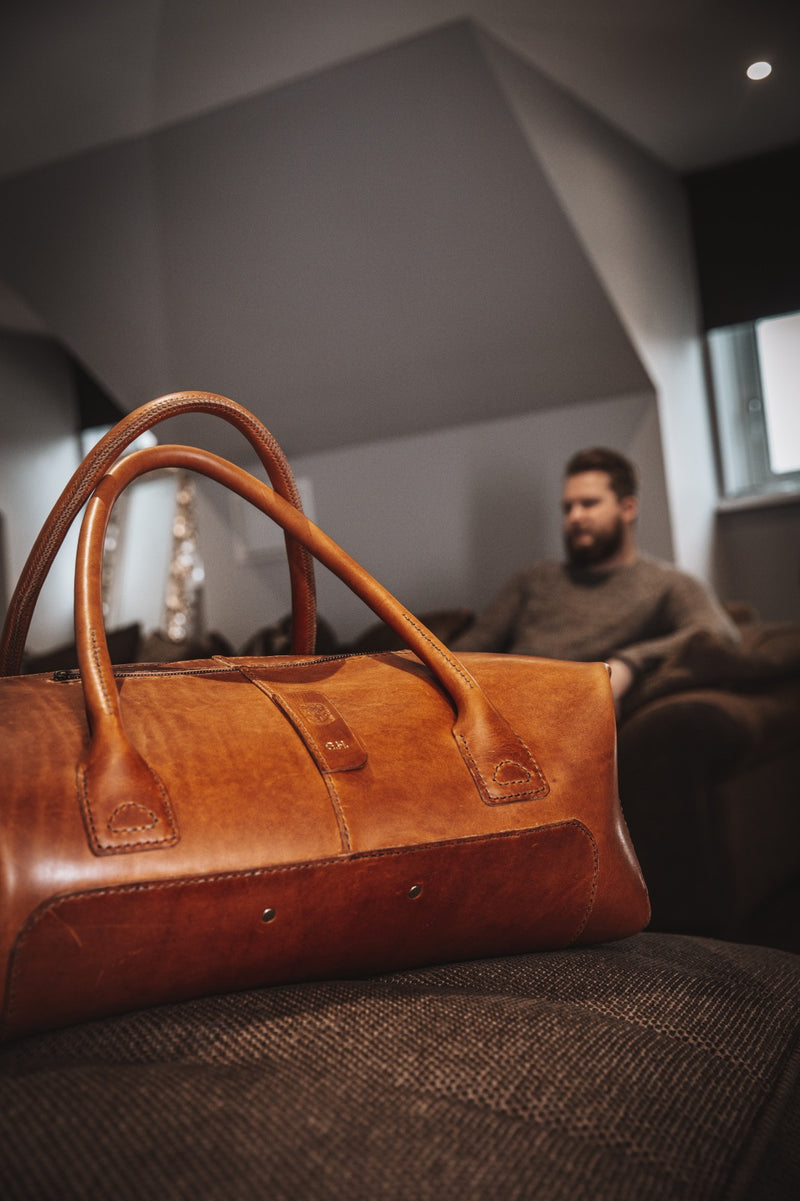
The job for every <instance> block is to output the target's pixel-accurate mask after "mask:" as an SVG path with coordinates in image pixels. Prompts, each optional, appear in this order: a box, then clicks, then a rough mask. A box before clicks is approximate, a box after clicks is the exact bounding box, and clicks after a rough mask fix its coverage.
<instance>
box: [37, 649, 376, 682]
mask: <svg viewBox="0 0 800 1201" xmlns="http://www.w3.org/2000/svg"><path fill="white" fill-rule="evenodd" d="M381 653H382V654H386V653H389V652H386V651H383V652H381ZM392 653H393V652H392ZM255 657H256V658H258V657H259V656H255ZM261 657H262V658H264V659H266V658H268V656H266V655H264V656H261ZM365 657H369V656H365V655H364V653H363V652H360V651H341V652H340V653H339V654H338V655H315V656H313V657H312V658H308V659H305V658H304V660H303V661H304V663H305V664H306V665H308V666H309V667H310V666H312V665H313V664H315V663H335V662H336V661H337V660H340V659H363V658H365ZM280 658H281V656H280V655H278V656H276V659H280ZM300 658H303V656H300ZM207 662H209V663H210V664H214V660H213V659H212V660H208V661H207ZM297 664H298V657H290V656H286V662H285V663H279V662H273V663H272V664H271V666H272V667H274V668H280V667H283V666H286V667H296V666H297ZM148 668H149V669H150V670H148ZM233 670H235V668H233V667H228V666H227V665H224V664H219V665H213V666H209V667H184V668H175V669H172V668H171V667H170V666H169V664H167V663H165V664H164V665H163V666H162V665H161V664H158V665H155V664H149V663H142V664H135V663H132V664H128V665H126V666H124V667H114V668H113V671H114V676H115V677H119V678H127V677H129V676H164V677H166V676H197V675H209V674H216V673H222V672H226V671H227V672H230V671H233ZM80 678H81V673H80V669H79V668H77V667H70V668H62V669H59V670H58V671H54V672H53V680H54V682H55V683H57V684H65V683H70V682H71V681H75V680H79V679H80Z"/></svg>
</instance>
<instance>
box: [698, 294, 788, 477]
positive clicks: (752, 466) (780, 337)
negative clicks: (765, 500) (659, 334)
mask: <svg viewBox="0 0 800 1201" xmlns="http://www.w3.org/2000/svg"><path fill="white" fill-rule="evenodd" d="M708 347H709V358H710V365H711V375H712V383H713V391H714V406H715V415H716V422H717V434H718V444H719V454H720V466H721V469H722V482H723V491H724V494H725V497H726V498H735V497H745V496H759V495H761V496H775V497H778V496H785V495H791V494H800V313H789V314H786V315H784V316H780V317H766V318H764V319H762V320H760V321H752V322H746V323H745V324H743V325H734V326H730V327H729V328H727V329H717V330H712V331H711V333H710V334H709V335H708Z"/></svg>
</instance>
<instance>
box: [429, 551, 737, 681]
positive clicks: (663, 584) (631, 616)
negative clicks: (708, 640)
mask: <svg viewBox="0 0 800 1201" xmlns="http://www.w3.org/2000/svg"><path fill="white" fill-rule="evenodd" d="M696 630H707V631H709V632H711V633H715V634H717V635H719V636H721V637H723V638H725V639H731V640H736V639H737V637H738V634H737V631H736V627H735V625H734V623H733V622H732V621H731V619H730V618H729V617H728V615H727V614H726V613H725V611H724V609H723V608H722V607H721V606H720V605H719V604H718V603H717V601H716V600H714V598H713V597H712V596H711V595H710V594H709V593H708V592H707V590H706V589H705V588H704V587H703V585H702V584H701V583H700V582H699V581H698V580H696V579H694V578H693V577H692V576H689V575H686V574H685V573H684V572H682V571H678V570H677V569H676V568H674V567H672V566H670V565H669V564H668V563H662V562H659V561H658V560H657V559H650V558H646V557H641V558H639V559H637V560H636V562H635V563H633V564H631V565H629V566H626V567H617V568H614V569H613V570H610V571H605V572H604V571H586V570H580V569H578V568H573V567H569V566H567V565H566V564H563V563H554V562H541V563H535V564H534V565H533V566H532V567H529V568H527V569H525V570H524V571H520V572H518V573H517V574H516V575H515V576H513V577H512V579H510V580H509V581H508V583H507V584H506V585H505V587H504V588H503V589H501V591H500V592H499V593H498V595H497V596H496V598H495V599H494V600H493V601H492V603H491V604H490V605H489V607H488V608H487V609H486V610H485V611H484V612H483V613H482V614H480V616H479V617H478V618H477V620H476V621H475V624H474V625H473V626H472V627H471V629H469V630H468V631H467V633H466V634H464V635H463V636H462V637H461V638H459V639H458V640H457V641H456V642H455V643H454V644H453V648H452V649H453V650H455V651H510V652H514V653H516V654H521V655H538V656H541V657H542V658H546V659H578V660H581V661H584V662H592V661H596V660H608V659H612V658H616V659H623V660H624V661H625V662H626V663H627V664H629V666H630V667H631V668H632V669H633V670H634V671H635V672H636V673H637V674H638V673H641V672H644V671H648V670H650V669H652V668H654V667H656V666H657V665H658V664H659V663H660V662H661V661H662V660H663V659H664V658H665V657H666V656H667V655H668V654H669V653H670V651H671V650H673V649H675V648H676V647H677V646H678V645H679V644H680V643H681V642H682V641H684V640H685V639H686V638H687V637H688V636H689V635H690V634H692V633H693V632H694V631H696Z"/></svg>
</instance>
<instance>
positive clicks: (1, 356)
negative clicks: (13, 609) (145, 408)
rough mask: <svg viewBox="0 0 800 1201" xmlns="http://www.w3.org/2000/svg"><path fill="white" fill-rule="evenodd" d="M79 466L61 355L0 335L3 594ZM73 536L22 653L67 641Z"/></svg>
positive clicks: (23, 338) (43, 342)
mask: <svg viewBox="0 0 800 1201" xmlns="http://www.w3.org/2000/svg"><path fill="white" fill-rule="evenodd" d="M79 462H80V445H79V439H78V435H77V407H76V401H75V398H74V394H73V390H72V380H71V377H70V373H69V368H68V364H67V360H66V358H65V356H64V355H63V354H62V353H61V352H60V351H59V350H58V349H57V348H56V347H55V346H54V344H53V343H52V342H50V341H48V340H47V339H44V338H40V337H35V336H28V335H20V334H8V333H2V332H1V331H0V512H2V513H3V514H4V517H5V521H4V526H5V539H6V546H5V556H6V562H5V578H6V585H7V588H8V590H9V593H10V591H11V590H12V589H13V587H14V585H15V583H16V580H17V577H18V576H19V573H20V571H21V570H22V567H23V565H24V563H25V560H26V559H27V557H28V552H29V551H30V549H31V546H32V545H33V542H34V540H35V538H36V535H37V534H38V533H39V530H40V528H41V526H42V524H43V522H44V520H45V518H46V517H47V515H48V513H49V512H50V509H51V507H52V505H53V503H54V502H55V501H56V500H57V499H58V497H59V495H60V494H61V491H62V489H63V487H64V485H65V484H66V482H67V480H68V479H69V478H70V476H71V475H72V473H73V471H74V470H75V468H76V467H77V466H78V464H79ZM76 542H77V534H76V531H75V530H74V529H73V530H72V531H70V534H69V535H68V537H67V539H66V542H65V545H64V548H63V549H62V551H60V552H59V554H58V556H57V557H56V560H55V562H54V564H53V566H52V568H51V571H50V575H49V578H48V580H47V582H46V584H45V586H44V588H43V590H42V594H41V597H40V599H39V603H38V605H37V608H36V612H35V615H34V621H33V625H32V626H31V633H30V637H29V639H28V648H29V649H30V650H31V651H34V652H38V651H42V650H46V649H49V648H50V647H52V646H55V645H56V644H59V643H62V642H70V641H71V640H72V589H73V579H74V560H75V546H76Z"/></svg>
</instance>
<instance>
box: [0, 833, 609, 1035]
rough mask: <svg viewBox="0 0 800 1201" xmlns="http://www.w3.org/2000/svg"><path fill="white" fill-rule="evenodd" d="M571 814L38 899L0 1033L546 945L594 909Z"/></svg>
mask: <svg viewBox="0 0 800 1201" xmlns="http://www.w3.org/2000/svg"><path fill="white" fill-rule="evenodd" d="M596 886H597V848H596V845H595V842H594V839H593V838H592V836H591V834H590V833H589V831H588V830H587V829H586V827H585V826H583V825H582V824H581V823H580V822H577V821H568V822H563V823H558V824H555V825H552V826H548V827H544V828H541V829H538V830H532V831H525V832H522V833H511V834H495V835H490V836H488V837H478V838H468V839H461V840H454V841H450V842H442V843H437V844H433V843H431V844H426V845H422V846H419V847H413V848H409V849H407V848H399V849H396V850H392V849H389V850H385V851H378V852H374V853H362V854H355V855H348V856H341V857H337V858H329V859H321V860H319V861H317V862H314V863H299V864H289V865H283V866H279V867H273V868H265V869H263V870H252V871H244V872H230V873H225V874H219V875H208V876H202V877H197V876H195V877H192V878H187V879H175V880H156V881H153V882H143V883H140V884H133V885H121V886H118V887H111V888H102V889H94V890H88V891H85V892H82V893H76V894H72V895H67V896H62V897H56V898H54V899H53V900H52V901H50V902H48V903H46V904H45V905H43V906H41V907H40V908H39V909H38V910H37V911H36V912H35V913H34V914H33V915H32V916H31V919H30V920H29V921H28V923H27V924H26V926H25V928H24V929H23V930H22V931H21V933H20V935H19V938H18V939H17V941H16V945H15V947H14V951H13V954H12V957H11V963H10V969H9V981H8V984H9V987H8V991H7V1003H6V1009H5V1014H4V1021H3V1034H4V1035H5V1036H14V1035H20V1034H25V1033H29V1032H32V1031H34V1030H37V1029H42V1028H46V1027H49V1026H63V1025H69V1024H72V1023H74V1022H77V1021H83V1020H86V1019H90V1018H96V1017H103V1016H107V1015H109V1014H113V1013H120V1012H124V1011H127V1010H131V1009H137V1008H140V1007H144V1006H147V1005H153V1004H159V1003H162V1002H171V1001H180V1000H185V999H188V998H192V997H196V996H200V995H208V994H211V993H218V992H228V991H233V990H237V989H245V988H253V987H258V986H260V985H268V984H279V983H288V982H290V981H297V980H309V979H321V978H326V977H337V976H339V977H342V976H344V977H346V976H348V975H351V976H364V975H368V974H372V973H376V972H382V971H390V970H394V969H397V968H401V967H411V966H421V965H424V964H432V963H438V962H447V961H456V960H462V959H468V958H481V957H486V956H492V957H494V956H500V955H506V954H514V953H520V952H524V951H530V950H532V949H542V950H547V949H552V948H557V947H563V946H565V945H567V944H569V943H571V942H573V941H574V940H575V939H576V938H578V936H579V935H580V933H581V931H582V929H583V927H584V926H585V924H586V921H587V920H588V917H589V914H590V913H591V909H592V905H593V901H594V895H595V890H596Z"/></svg>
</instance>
